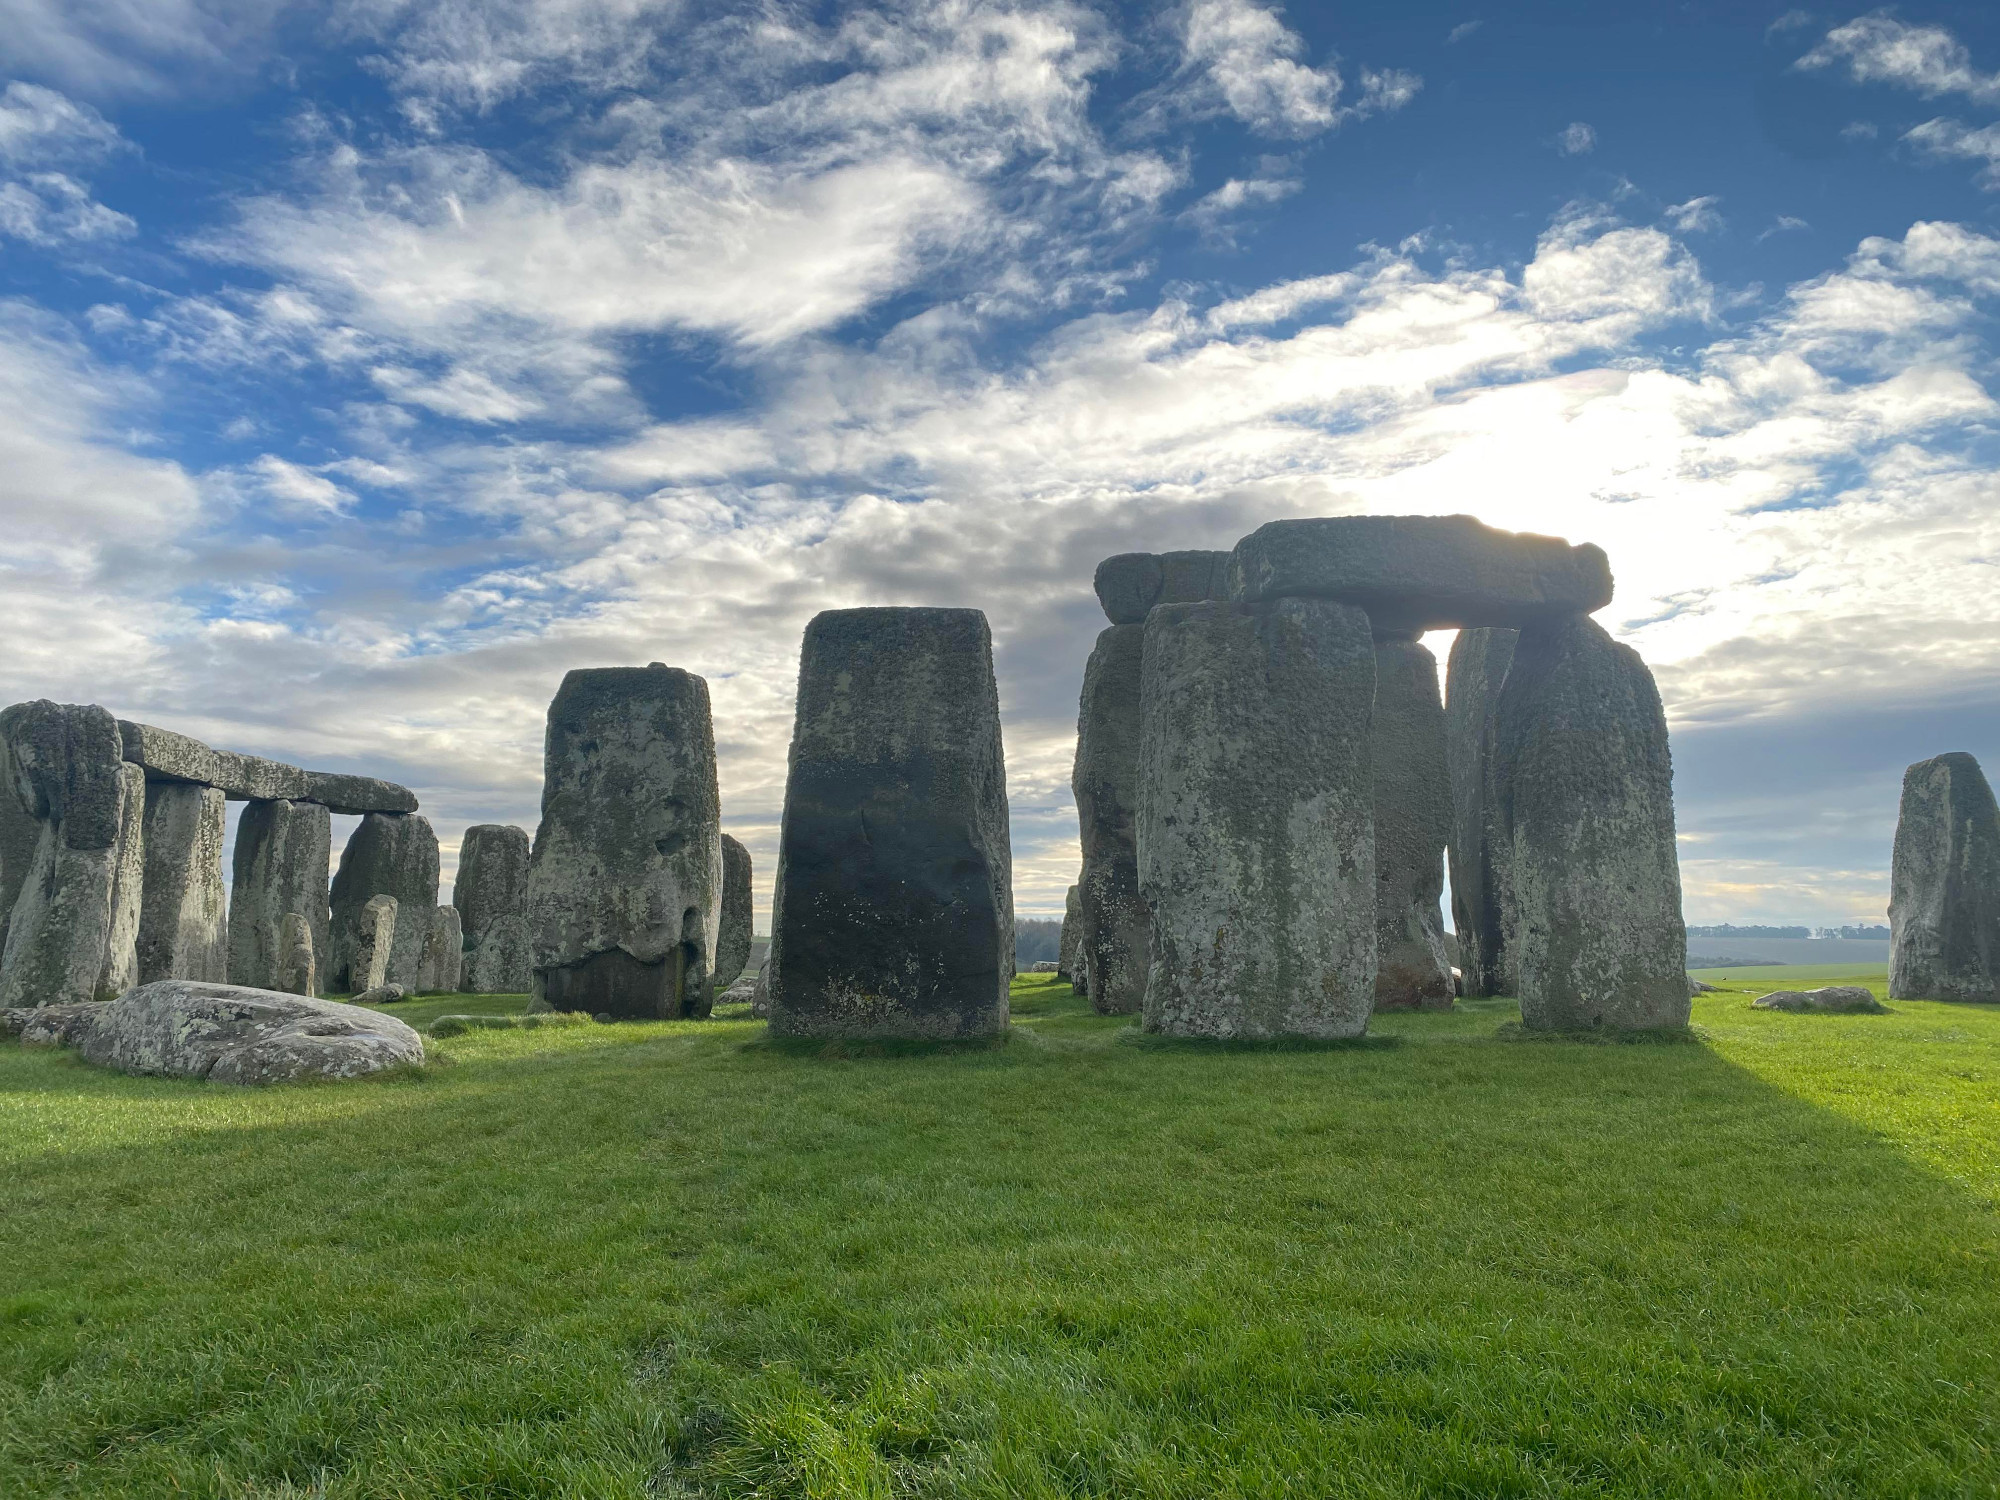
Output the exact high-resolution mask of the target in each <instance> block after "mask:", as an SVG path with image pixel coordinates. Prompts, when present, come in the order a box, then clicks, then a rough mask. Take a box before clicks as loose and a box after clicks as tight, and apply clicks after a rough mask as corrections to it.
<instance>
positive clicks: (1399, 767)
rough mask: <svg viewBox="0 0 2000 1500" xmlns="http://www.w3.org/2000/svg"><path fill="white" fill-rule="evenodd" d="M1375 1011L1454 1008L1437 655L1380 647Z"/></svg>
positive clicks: (1403, 645)
mask: <svg viewBox="0 0 2000 1500" xmlns="http://www.w3.org/2000/svg"><path fill="white" fill-rule="evenodd" d="M1374 744H1375V965H1376V967H1375V1009H1377V1010H1450V1009H1451V1001H1452V983H1451V960H1450V957H1449V955H1448V954H1447V953H1446V952H1445V942H1444V912H1443V906H1442V901H1443V897H1444V851H1445V845H1446V844H1447V843H1448V842H1450V839H1451V777H1450V773H1449V771H1448V769H1447V768H1446V765H1445V749H1444V703H1443V701H1442V700H1441V699H1440V698H1439V696H1438V673H1437V658H1436V657H1434V656H1432V655H1431V654H1430V652H1429V651H1427V650H1425V649H1424V647H1423V646H1421V645H1419V644H1418V643H1417V642H1416V641H1413V640H1406V639H1394V640H1385V641H1377V642H1376V644H1375V729H1374Z"/></svg>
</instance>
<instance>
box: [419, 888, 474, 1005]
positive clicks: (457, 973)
mask: <svg viewBox="0 0 2000 1500" xmlns="http://www.w3.org/2000/svg"><path fill="white" fill-rule="evenodd" d="M464 963H465V934H464V931H463V930H462V929H461V928H460V926H459V921H458V908H457V907H455V906H434V907H432V908H431V911H430V915H429V918H428V919H427V921H426V923H425V926H424V954H423V962H422V965H421V967H420V968H419V970H418V973H417V986H416V987H417V988H418V989H419V990H421V991H423V992H424V993H426V994H432V995H436V994H442V993H444V992H446V991H453V990H456V989H457V988H458V984H459V980H460V978H461V977H463V966H464Z"/></svg>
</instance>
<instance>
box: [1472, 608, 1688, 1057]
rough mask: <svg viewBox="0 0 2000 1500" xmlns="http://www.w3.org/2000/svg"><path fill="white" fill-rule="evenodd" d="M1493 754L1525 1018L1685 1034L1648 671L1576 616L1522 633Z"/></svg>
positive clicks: (1669, 779)
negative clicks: (1506, 837) (1507, 841)
mask: <svg viewBox="0 0 2000 1500" xmlns="http://www.w3.org/2000/svg"><path fill="white" fill-rule="evenodd" d="M1498 742H1499V743H1498V756H1499V764H1500V790H1501V806H1502V810H1503V813H1504V815H1505V817H1506V820H1507V826H1508V828H1509V830H1510V832H1511V836H1512V840H1513V850H1514V900H1515V905H1516V910H1517V922H1518V927H1517V933H1516V944H1517V946H1516V950H1515V961H1516V963H1517V964H1518V966H1519V976H1520V986H1519V987H1520V1001H1521V1019H1522V1021H1523V1022H1524V1023H1525V1024H1526V1025H1528V1026H1529V1027H1531V1028H1533V1029H1536V1030H1543V1031H1567V1030H1578V1029H1586V1028H1600V1027H1603V1028H1611V1029H1616V1030H1647V1029H1653V1028H1659V1027H1675V1026H1685V1025H1686V1024H1687V1019H1688V1012H1689V1006H1688V992H1687V972H1686V971H1687V929H1686V928H1685V927H1684V926H1683V925H1682V921H1681V878H1680V862H1679V858H1678V855H1677V853H1676V851H1675V847H1674V770H1673V761H1672V758H1671V756H1670V755H1669V753H1668V749H1667V721H1666V714H1665V713H1664V712H1663V711H1662V709H1661V707H1660V695H1659V691H1658V689H1656V688H1655V687H1654V685H1653V674H1652V673H1651V672H1649V671H1647V670H1646V664H1645V663H1644V662H1643V661H1641V660H1640V659H1639V653H1638V652H1636V651H1634V650H1633V649H1632V648H1631V647H1629V646H1621V645H1619V644H1618V643H1617V642H1616V641H1613V640H1612V639H1611V637H1610V636H1609V635H1607V634H1606V633H1605V631H1604V628H1603V627H1602V626H1600V625H1598V624H1597V623H1596V622H1595V621H1592V620H1588V619H1585V618H1583V617H1582V616H1580V615H1578V616H1571V617H1569V618H1568V619H1564V620H1558V621H1555V622H1553V623H1544V624H1538V625H1531V626H1528V627H1526V628H1525V629H1523V630H1522V631H1521V637H1520V641H1519V643H1518V645H1517V646H1516V648H1515V651H1514V661H1513V665H1512V666H1511V668H1510V669H1509V671H1508V673H1507V685H1506V687H1505V688H1504V689H1503V690H1502V692H1501V695H1500V713H1499V725H1498Z"/></svg>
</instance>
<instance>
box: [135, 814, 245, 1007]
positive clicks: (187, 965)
mask: <svg viewBox="0 0 2000 1500" xmlns="http://www.w3.org/2000/svg"><path fill="white" fill-rule="evenodd" d="M145 797H146V831H145V858H146V874H145V890H144V894H143V896H142V897H141V899H140V904H139V950H138V957H139V983H141V984H149V983H151V982H152V981H153V980H155V979H198V980H201V981H203V982H204V983H207V984H220V983H222V982H223V981H224V980H225V979H227V978H228V976H229V897H228V891H227V888H226V887H225V886H224V884H223V881H222V850H223V845H224V844H225V843H226V842H227V833H226V828H225V819H226V818H227V815H228V804H227V802H225V801H224V799H223V796H222V793H221V792H220V791H218V790H217V789H216V788H214V787H207V786H192V785H189V784H188V783H186V782H179V781H152V782H147V783H146V790H145Z"/></svg>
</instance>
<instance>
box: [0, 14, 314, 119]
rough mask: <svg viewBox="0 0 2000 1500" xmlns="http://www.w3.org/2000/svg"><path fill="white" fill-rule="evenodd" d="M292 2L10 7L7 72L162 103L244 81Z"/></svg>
mask: <svg viewBox="0 0 2000 1500" xmlns="http://www.w3.org/2000/svg"><path fill="white" fill-rule="evenodd" d="M294 8H295V7H294V6H292V5H291V4H289V3H288V0H10V3H9V5H8V7H7V24H6V25H5V26H4V27H0V64H4V66H6V67H7V69H8V70H9V71H13V72H18V73H27V74H31V75H35V76H43V77H48V78H52V79H54V80H55V81H56V82H57V83H59V84H61V85H62V86H63V87H64V88H66V89H69V90H71V91H72V92H74V93H80V94H85V95H89V96H91V97H104V96H109V95H140V96H160V95H168V94H174V93H179V92H182V91H184V90H186V89H188V88H190V87H191V86H195V87H199V86H206V85H209V84H210V83H211V82H212V80H214V79H215V78H217V77H218V76H226V75H239V76H240V75H242V74H244V73H246V72H247V71H248V70H249V68H250V67H251V66H252V65H253V64H254V62H255V61H257V60H258V59H260V58H261V57H262V56H263V55H264V54H265V52H266V51H267V49H268V46H269V43H270V39H271V37H272V34H273V32H274V30H275V28H276V27H277V25H278V24H279V22H280V21H281V19H282V18H283V17H284V16H285V15H286V14H287V13H288V12H289V11H291V10H293V9H294Z"/></svg>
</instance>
